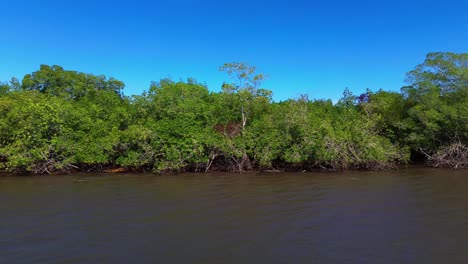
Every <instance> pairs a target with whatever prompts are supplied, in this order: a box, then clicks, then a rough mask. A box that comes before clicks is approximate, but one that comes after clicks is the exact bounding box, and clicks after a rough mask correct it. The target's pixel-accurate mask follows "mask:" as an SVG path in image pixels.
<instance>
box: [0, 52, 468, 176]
mask: <svg viewBox="0 0 468 264" xmlns="http://www.w3.org/2000/svg"><path fill="white" fill-rule="evenodd" d="M467 63H468V54H466V53H461V54H456V53H440V52H438V53H430V54H428V55H427V58H426V60H425V61H424V62H423V63H421V64H419V65H417V66H416V67H415V68H414V69H413V70H411V71H410V72H408V74H407V81H408V85H407V86H405V87H403V88H402V89H401V93H398V92H390V91H383V90H380V91H370V90H369V91H367V92H366V93H364V94H361V95H359V96H356V95H353V94H352V93H351V92H350V91H349V90H347V89H346V90H345V92H344V93H343V97H342V98H341V99H340V100H339V102H338V103H336V104H333V103H332V102H331V101H330V100H310V99H309V98H308V96H307V95H302V96H300V97H299V98H296V99H289V100H286V101H283V102H273V101H272V100H271V95H272V93H271V91H269V90H267V89H265V88H263V87H262V83H263V81H264V80H265V78H266V75H265V74H262V73H258V72H257V69H256V68H255V67H254V66H250V65H249V64H247V63H239V62H234V63H227V64H224V65H223V66H221V67H220V70H222V71H224V72H226V73H227V75H228V76H229V77H230V79H229V81H227V82H225V83H224V84H223V86H222V91H221V92H217V93H215V92H210V91H209V90H208V88H207V87H206V86H205V85H203V84H200V83H198V82H197V81H196V80H195V79H192V78H191V79H188V80H187V81H173V80H170V79H162V80H160V81H158V82H153V83H152V84H151V86H150V87H149V89H148V90H147V91H145V92H144V93H143V94H141V95H134V96H131V97H126V96H124V95H123V94H122V90H123V88H124V83H123V82H122V81H119V80H117V79H114V78H106V77H105V76H103V75H92V74H87V73H82V72H77V71H70V70H65V69H63V68H62V67H60V66H57V65H54V66H47V65H41V66H40V69H39V70H37V71H35V72H33V73H31V74H27V75H25V76H24V77H23V78H22V81H19V80H18V79H16V78H13V79H12V80H11V81H9V82H2V83H0V171H9V172H22V173H24V172H32V173H55V172H70V171H77V170H78V171H99V170H103V169H106V168H115V167H121V168H125V169H128V170H139V171H155V172H164V171H208V170H214V169H218V170H228V171H242V170H248V169H255V168H256V169H281V168H282V169H291V170H307V169H313V168H321V169H349V168H359V169H383V168H390V167H395V166H397V165H398V164H406V163H408V162H412V161H418V160H421V159H424V160H426V161H427V162H429V163H430V164H433V165H435V166H449V167H466V166H468V162H467V159H468V157H467V155H468V154H467V153H468V149H467V146H468V90H467V89H468V67H467ZM446 161H447V162H446Z"/></svg>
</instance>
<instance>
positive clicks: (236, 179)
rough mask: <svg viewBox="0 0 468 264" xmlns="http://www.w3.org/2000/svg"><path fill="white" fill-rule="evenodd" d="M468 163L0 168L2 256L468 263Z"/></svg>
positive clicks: (19, 259) (3, 259)
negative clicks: (254, 168)
mask: <svg viewBox="0 0 468 264" xmlns="http://www.w3.org/2000/svg"><path fill="white" fill-rule="evenodd" d="M467 249H468V171H466V170H465V171H463V170H462V171H450V170H435V169H421V168H412V169H403V170H398V171H386V172H344V173H284V174H259V173H246V174H223V173H210V174H181V175H176V176H158V175H150V174H140V175H109V174H100V175H98V174H94V175H93V174H81V175H71V176H40V177H0V263H131V262H134V263H463V264H465V263H468V250H467Z"/></svg>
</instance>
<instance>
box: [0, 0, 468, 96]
mask: <svg viewBox="0 0 468 264" xmlns="http://www.w3.org/2000/svg"><path fill="white" fill-rule="evenodd" d="M0 10H1V11H2V12H1V15H0V58H1V60H0V61H1V63H0V80H2V81H7V80H9V79H10V78H11V77H12V76H16V77H19V78H20V79H21V78H22V76H23V75H24V74H26V73H30V72H33V71H35V70H37V69H38V68H39V65H40V64H49V65H52V64H57V65H61V66H63V67H64V68H65V69H70V70H78V71H84V72H88V73H93V74H105V75H106V76H113V77H115V78H117V79H119V80H122V81H124V82H125V84H126V88H125V91H124V92H125V94H127V95H130V94H140V93H141V92H142V91H143V90H146V89H148V87H149V84H150V82H151V81H152V80H155V81H157V80H159V79H161V78H165V77H171V78H173V79H175V80H178V79H181V78H182V79H186V78H187V77H194V78H196V79H197V80H198V81H199V82H203V83H206V84H207V85H208V88H209V89H210V90H212V91H219V90H220V87H221V84H222V82H223V81H227V80H229V79H228V77H227V76H226V75H225V74H224V73H222V72H219V71H218V67H219V66H220V65H222V64H223V63H225V62H233V61H242V62H248V63H250V64H252V65H256V66H257V68H258V69H259V71H261V72H264V73H267V74H268V75H269V76H270V77H269V79H268V80H267V81H266V82H265V83H264V88H267V89H270V90H272V91H273V94H274V99H275V100H277V101H278V100H284V99H287V98H294V97H297V96H299V95H300V94H308V95H309V97H310V98H326V99H333V100H336V99H338V98H340V97H341V94H342V92H343V90H344V88H346V87H349V88H350V89H351V91H353V92H354V93H356V94H357V93H360V92H363V91H365V89H366V88H370V89H372V90H377V89H379V88H382V89H385V90H399V89H400V87H401V86H402V85H404V78H405V73H406V72H407V71H409V70H411V69H412V68H413V67H414V66H416V65H417V64H419V63H421V62H422V61H423V60H424V58H425V55H426V54H427V53H428V52H431V51H453V52H468V13H467V12H468V11H467V10H468V1H452V0H445V1H400V0H395V1H361V0H357V1H332V0H329V1H296V0H289V1H275V2H273V1H254V0H250V1H245V0H239V1H227V2H222V1H191V0H172V1H141V0H133V1H99V3H97V1H90V0H84V1H50V0H43V1H22V0H15V1H5V0H2V1H0Z"/></svg>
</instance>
